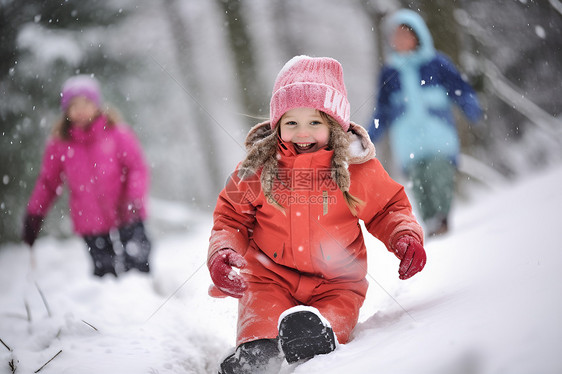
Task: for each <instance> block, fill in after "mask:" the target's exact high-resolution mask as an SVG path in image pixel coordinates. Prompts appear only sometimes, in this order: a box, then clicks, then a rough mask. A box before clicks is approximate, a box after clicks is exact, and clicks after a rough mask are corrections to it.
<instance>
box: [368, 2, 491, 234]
mask: <svg viewBox="0 0 562 374" xmlns="http://www.w3.org/2000/svg"><path fill="white" fill-rule="evenodd" d="M385 32H386V36H387V38H386V39H387V42H388V45H387V54H386V62H385V64H384V66H383V68H382V70H381V73H380V79H379V88H378V100H377V106H376V108H375V112H374V116H373V121H372V123H371V124H370V126H369V136H370V137H371V140H372V141H373V142H376V141H377V140H379V139H380V138H381V136H382V135H383V134H384V132H385V131H386V130H388V131H389V135H390V146H391V149H392V153H393V155H394V158H395V160H396V161H397V162H398V164H399V165H400V167H401V168H402V170H403V171H404V172H405V174H406V176H407V177H408V178H409V179H410V180H411V182H412V186H413V194H414V200H416V203H417V204H416V205H417V210H418V212H419V214H421V218H422V220H423V222H424V224H425V227H426V230H427V231H428V234H429V235H438V234H443V233H446V232H447V230H448V215H449V211H450V208H451V203H452V200H453V194H454V178H455V173H456V165H457V164H456V162H457V157H458V154H459V151H460V145H459V138H458V133H457V129H456V125H455V122H454V118H453V112H452V106H453V104H457V105H458V106H459V107H460V108H461V110H462V111H463V112H464V114H465V115H466V117H467V118H468V119H469V120H470V121H472V122H476V121H478V119H479V118H480V117H481V115H482V110H481V108H480V104H479V102H478V98H477V97H476V94H475V92H474V90H473V89H472V88H471V86H470V85H469V84H468V83H467V82H466V81H465V80H463V78H462V77H461V75H460V73H459V72H458V70H457V69H456V67H455V66H454V64H453V63H452V62H451V60H450V59H449V58H448V57H447V56H445V55H444V54H443V53H441V52H438V51H436V50H435V48H434V46H433V38H432V36H431V34H430V32H429V29H428V27H427V25H426V24H425V22H424V20H423V19H422V17H421V16H420V15H419V14H417V13H416V12H414V11H411V10H406V9H403V10H399V11H397V12H396V13H394V14H392V15H390V16H389V18H388V20H387V21H386V22H385Z"/></svg>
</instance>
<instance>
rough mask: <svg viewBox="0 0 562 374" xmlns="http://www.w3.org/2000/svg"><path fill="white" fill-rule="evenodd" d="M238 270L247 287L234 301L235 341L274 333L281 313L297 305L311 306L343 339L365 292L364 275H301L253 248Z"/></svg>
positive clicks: (345, 339)
mask: <svg viewBox="0 0 562 374" xmlns="http://www.w3.org/2000/svg"><path fill="white" fill-rule="evenodd" d="M245 257H246V260H247V261H248V265H247V266H246V267H245V268H244V269H242V274H243V275H244V278H245V279H246V281H247V282H248V286H249V287H248V290H247V291H246V293H245V294H244V296H243V297H242V298H241V299H240V300H239V303H238V333H237V339H236V345H237V346H238V345H240V344H242V343H246V342H249V341H252V340H257V339H272V338H276V337H277V335H278V330H277V324H278V319H279V316H280V315H281V313H283V312H284V311H285V310H287V309H289V308H292V307H294V306H297V305H307V306H312V307H315V308H316V309H318V310H319V311H320V313H321V314H322V316H324V318H326V319H327V320H328V321H329V322H330V324H331V325H332V329H333V330H334V333H335V334H336V337H337V339H338V342H339V343H341V344H345V343H347V341H348V340H349V337H350V335H351V331H352V330H353V328H354V327H355V325H357V321H358V319H359V309H360V308H361V306H362V305H363V301H364V300H365V295H366V292H367V287H368V282H367V280H366V279H361V280H358V281H356V280H354V281H345V280H337V281H330V280H326V279H324V278H321V277H316V276H310V275H303V274H302V273H299V272H298V271H297V270H295V269H291V268H288V267H285V266H281V265H278V264H276V263H275V262H273V261H271V259H269V257H267V256H266V255H265V254H263V253H262V252H261V251H259V250H257V249H256V248H252V247H251V248H249V250H248V252H247V253H246V256H245Z"/></svg>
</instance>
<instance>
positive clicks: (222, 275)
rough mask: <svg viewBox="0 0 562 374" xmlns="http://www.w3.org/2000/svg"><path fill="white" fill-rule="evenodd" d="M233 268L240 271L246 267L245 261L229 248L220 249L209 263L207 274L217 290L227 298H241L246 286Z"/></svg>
mask: <svg viewBox="0 0 562 374" xmlns="http://www.w3.org/2000/svg"><path fill="white" fill-rule="evenodd" d="M233 266H234V267H236V268H240V269H241V268H243V267H244V266H246V260H245V259H244V257H242V256H241V255H239V254H238V253H236V252H235V251H234V250H232V249H230V248H227V249H221V250H220V251H218V252H217V253H215V254H214V255H213V257H212V258H211V260H210V261H209V272H210V273H211V279H212V280H213V283H214V284H215V286H216V287H217V288H218V289H219V290H221V291H222V292H223V293H225V294H227V295H228V296H232V297H236V298H241V297H242V295H243V294H244V292H245V291H246V289H247V288H248V285H247V284H246V282H245V281H244V278H242V276H241V275H240V274H238V273H237V272H236V271H235V270H234V269H233V268H232V267H233Z"/></svg>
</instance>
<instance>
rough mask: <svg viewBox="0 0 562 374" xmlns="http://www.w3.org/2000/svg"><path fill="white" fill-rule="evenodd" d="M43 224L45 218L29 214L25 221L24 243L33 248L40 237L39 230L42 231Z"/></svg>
mask: <svg viewBox="0 0 562 374" xmlns="http://www.w3.org/2000/svg"><path fill="white" fill-rule="evenodd" d="M42 223H43V217H42V216H38V215H36V214H27V215H26V216H25V220H24V221H23V234H22V237H23V241H24V242H26V243H27V244H29V246H30V247H31V246H32V245H33V243H35V239H37V236H38V235H39V230H41V224H42Z"/></svg>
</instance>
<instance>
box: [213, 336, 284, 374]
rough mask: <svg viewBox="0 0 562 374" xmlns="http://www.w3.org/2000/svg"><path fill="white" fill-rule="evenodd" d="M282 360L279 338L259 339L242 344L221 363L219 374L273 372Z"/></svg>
mask: <svg viewBox="0 0 562 374" xmlns="http://www.w3.org/2000/svg"><path fill="white" fill-rule="evenodd" d="M282 362H283V357H282V356H281V355H280V352H279V345H278V342H277V339H259V340H254V341H251V342H247V343H244V344H240V346H239V347H238V348H236V351H234V353H233V354H231V355H230V356H228V357H227V358H225V359H224V361H223V362H222V363H221V365H220V369H219V374H273V373H278V372H279V370H280V369H281V364H282Z"/></svg>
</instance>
